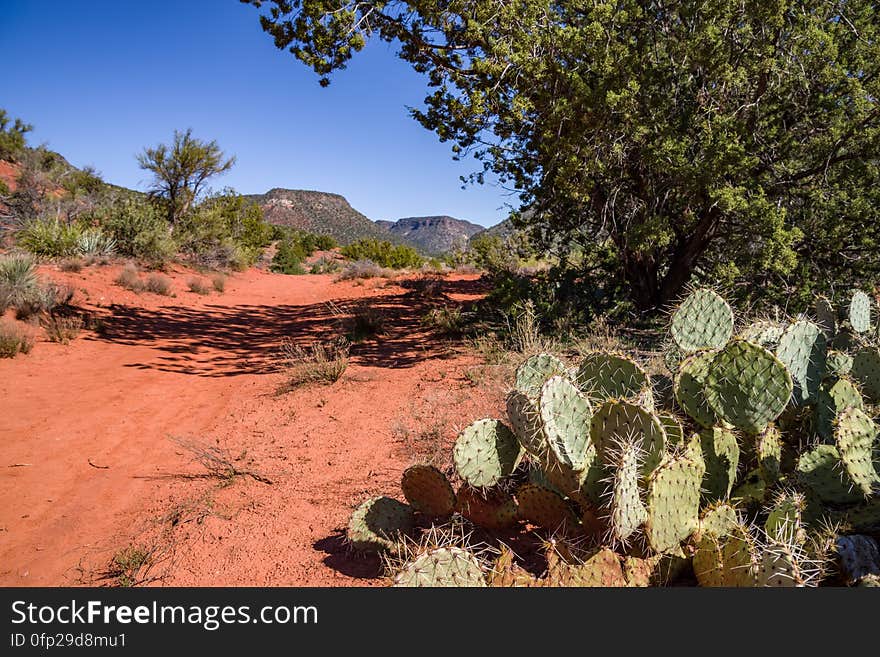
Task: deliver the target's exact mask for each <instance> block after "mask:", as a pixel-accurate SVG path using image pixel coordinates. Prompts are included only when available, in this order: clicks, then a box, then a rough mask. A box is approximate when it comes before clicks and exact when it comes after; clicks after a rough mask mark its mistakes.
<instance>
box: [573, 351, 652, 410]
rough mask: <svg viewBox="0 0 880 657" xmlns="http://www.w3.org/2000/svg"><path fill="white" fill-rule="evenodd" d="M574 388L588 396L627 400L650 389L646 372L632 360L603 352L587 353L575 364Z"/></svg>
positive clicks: (601, 399) (602, 399)
mask: <svg viewBox="0 0 880 657" xmlns="http://www.w3.org/2000/svg"><path fill="white" fill-rule="evenodd" d="M577 385H578V387H579V388H580V389H581V390H582V391H583V392H584V393H585V394H586V395H588V396H589V397H591V398H592V399H594V400H596V401H598V402H603V401H605V400H606V399H612V398H619V399H628V398H633V397H637V396H638V395H640V394H642V393H643V392H645V391H646V390H650V389H651V381H650V379H649V378H648V375H647V373H645V370H644V369H642V367H641V366H640V365H639V364H638V363H636V362H635V361H634V360H631V359H629V358H627V357H626V356H623V355H620V354H613V353H607V352H604V351H591V352H589V353H587V354H586V355H585V356H584V358H583V360H582V361H581V363H580V365H579V367H578V373H577Z"/></svg>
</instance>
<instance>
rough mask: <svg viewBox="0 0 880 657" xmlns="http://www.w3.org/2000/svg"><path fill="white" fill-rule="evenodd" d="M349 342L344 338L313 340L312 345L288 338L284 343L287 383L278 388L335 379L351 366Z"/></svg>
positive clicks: (285, 390)
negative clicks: (303, 345)
mask: <svg viewBox="0 0 880 657" xmlns="http://www.w3.org/2000/svg"><path fill="white" fill-rule="evenodd" d="M349 346H350V345H349V342H348V340H346V339H344V338H337V339H335V340H331V341H327V342H320V341H318V342H313V343H312V344H311V345H309V346H308V347H302V346H300V345H298V344H296V343H295V342H294V341H293V340H291V339H290V338H285V339H284V340H283V341H282V343H281V361H282V368H283V372H284V383H282V385H281V386H279V388H278V392H279V393H286V392H290V391H292V390H296V389H297V388H299V387H300V386H303V385H306V384H309V383H323V384H326V385H329V384H331V383H335V382H336V381H338V380H339V379H340V378H341V377H342V375H343V374H344V373H345V370H346V369H347V368H348V351H349Z"/></svg>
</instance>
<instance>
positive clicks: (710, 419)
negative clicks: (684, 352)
mask: <svg viewBox="0 0 880 657" xmlns="http://www.w3.org/2000/svg"><path fill="white" fill-rule="evenodd" d="M717 353H718V352H717V351H701V352H698V353H696V354H692V355H691V356H689V357H688V358H687V359H685V360H684V361H683V362H682V363H681V365H680V366H679V368H678V373H677V374H676V376H675V382H674V384H673V386H674V387H673V394H674V395H675V401H676V402H677V403H678V405H679V406H680V407H681V409H682V410H683V411H684V412H685V413H687V414H688V415H689V416H690V417H691V418H693V420H694V421H695V422H696V423H697V424H699V425H700V426H701V427H711V426H712V425H714V424H715V423H716V422H717V421H718V416H717V415H716V413H715V411H713V410H712V407H711V406H709V402H708V401H707V400H706V393H705V392H704V391H703V386H704V385H705V383H706V376H707V375H708V374H709V366H710V365H711V364H712V359H714V358H715V354H717Z"/></svg>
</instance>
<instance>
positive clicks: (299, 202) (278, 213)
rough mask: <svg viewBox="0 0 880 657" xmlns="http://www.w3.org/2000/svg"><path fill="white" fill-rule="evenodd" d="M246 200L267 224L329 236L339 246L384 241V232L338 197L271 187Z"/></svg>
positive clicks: (250, 195) (341, 197)
mask: <svg viewBox="0 0 880 657" xmlns="http://www.w3.org/2000/svg"><path fill="white" fill-rule="evenodd" d="M246 198H248V199H251V200H253V201H255V202H256V203H257V204H258V205H259V206H260V207H261V208H263V216H264V218H265V219H266V221H268V222H269V223H270V224H277V225H279V226H292V227H294V228H298V229H300V230H305V231H308V232H310V233H317V234H319V235H331V236H333V237H334V238H336V240H337V241H338V242H339V243H340V244H350V243H351V242H354V241H355V240H358V239H360V238H362V237H375V238H378V239H388V233H387V231H386V230H385V229H383V228H382V227H381V226H378V225H376V224H375V223H374V222H372V221H370V220H369V219H367V217H365V216H364V215H363V214H361V213H360V212H358V211H357V210H355V209H354V208H353V207H351V205H350V204H349V203H348V201H347V200H346V199H345V197H344V196H340V195H339V194H329V193H327V192H314V191H309V190H304V189H281V188H275V189H270V190H269V191H268V192H266V193H265V194H249V195H247V196H246Z"/></svg>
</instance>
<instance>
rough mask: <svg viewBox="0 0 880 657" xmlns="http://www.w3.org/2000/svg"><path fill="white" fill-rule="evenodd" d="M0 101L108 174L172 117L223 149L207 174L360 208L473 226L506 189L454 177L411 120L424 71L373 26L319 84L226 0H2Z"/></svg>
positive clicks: (253, 18) (77, 160) (378, 214)
mask: <svg viewBox="0 0 880 657" xmlns="http://www.w3.org/2000/svg"><path fill="white" fill-rule="evenodd" d="M0 15H2V20H0V61H3V62H4V71H3V83H2V92H0V107H3V108H5V109H6V110H7V111H8V112H9V113H10V114H11V115H12V116H15V117H21V118H22V119H24V120H25V121H27V122H29V123H31V124H33V125H34V127H35V130H34V132H33V133H31V135H30V143H31V144H37V143H47V144H48V146H49V147H50V148H52V149H53V150H56V151H58V152H60V153H61V154H62V155H64V156H65V157H66V158H67V159H68V160H69V161H70V162H71V163H72V164H74V165H76V166H84V165H89V164H90V165H93V166H94V167H95V168H96V169H97V170H98V171H100V172H101V174H102V175H103V177H104V178H105V180H107V181H108V182H112V183H116V184H119V185H125V186H127V187H134V188H139V189H144V188H145V187H146V185H147V182H148V178H147V175H146V173H145V172H144V171H142V170H141V169H139V168H138V166H137V162H136V161H135V154H136V153H137V152H139V151H140V150H142V149H143V147H144V146H147V145H155V144H157V143H160V142H163V141H168V140H169V139H170V138H171V135H172V133H173V131H174V130H175V129H184V128H188V127H191V128H192V129H193V133H194V135H195V136H197V137H199V138H202V139H216V140H217V141H218V143H219V144H220V147H221V148H222V149H223V150H224V151H226V152H228V153H232V154H235V155H236V157H237V163H236V166H235V167H234V168H233V170H232V171H231V172H230V173H228V174H226V175H225V176H223V177H222V178H218V179H216V180H215V181H214V185H215V186H216V187H218V188H219V187H223V186H227V185H228V186H232V187H234V188H235V189H236V190H238V191H239V192H242V193H259V192H264V191H266V190H268V189H270V188H272V187H290V188H296V189H317V190H321V191H328V192H336V193H339V194H343V195H344V196H345V197H346V198H348V200H349V202H350V203H351V204H352V205H353V206H354V207H355V208H357V209H358V210H360V211H361V212H363V213H364V214H366V215H367V216H368V217H370V218H371V219H397V218H399V217H405V216H413V215H432V214H449V215H452V216H456V217H459V218H462V219H470V220H471V221H475V222H476V223H480V224H483V225H485V226H489V225H492V224H495V223H497V222H498V221H500V220H502V219H503V218H505V217H506V216H507V212H508V210H507V209H506V208H505V205H506V204H507V203H514V202H515V197H512V196H511V195H510V194H509V192H507V191H506V190H503V189H501V188H500V187H496V186H494V185H490V184H486V185H483V186H478V185H477V186H474V185H469V186H468V187H467V188H466V189H464V190H462V189H461V181H460V180H459V176H461V175H466V174H468V173H470V172H471V171H474V170H476V169H477V168H478V167H479V165H478V163H476V162H474V161H465V162H455V161H453V160H452V155H451V150H450V146H449V144H441V143H440V142H439V140H438V139H437V137H436V136H435V135H434V134H433V133H431V132H428V131H427V130H425V129H424V128H422V127H421V126H419V125H418V124H417V123H416V122H415V121H414V120H413V119H411V118H410V117H409V115H408V113H407V110H406V107H407V105H420V104H421V101H422V99H423V98H424V96H425V91H426V85H425V81H424V79H423V78H422V76H420V75H419V74H417V73H415V72H413V71H412V70H411V69H410V68H409V67H408V66H407V65H406V64H405V63H404V62H401V61H400V60H398V59H396V58H395V56H394V52H395V50H394V46H392V45H389V44H384V43H379V42H375V43H372V44H370V45H369V46H368V47H367V48H366V49H365V50H364V51H363V52H361V53H360V54H359V56H357V57H356V58H355V59H354V61H353V62H352V63H351V64H350V66H349V68H348V69H347V70H345V71H342V72H339V73H337V74H335V75H334V77H333V80H332V84H331V85H330V86H329V87H328V88H326V89H324V88H321V87H320V86H319V85H318V76H317V75H315V74H314V73H313V72H312V71H311V70H310V69H308V68H306V67H305V66H304V65H303V64H301V63H300V62H299V61H298V60H296V59H295V58H294V57H293V55H290V54H289V53H287V52H284V51H280V50H278V49H276V48H275V46H274V44H273V43H272V40H271V38H270V37H269V36H268V35H266V34H265V33H264V32H263V31H262V29H261V28H260V25H259V21H258V12H257V10H256V9H255V8H254V7H252V6H249V5H244V4H242V3H240V2H238V1H237V0H182V1H174V0H151V1H150V2H133V1H128V0H90V1H85V2H77V1H74V2H71V1H69V0H68V1H66V2H65V1H60V0H48V1H47V0H43V1H40V2H37V1H35V0H31V1H28V0H3V9H2V14H0Z"/></svg>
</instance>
